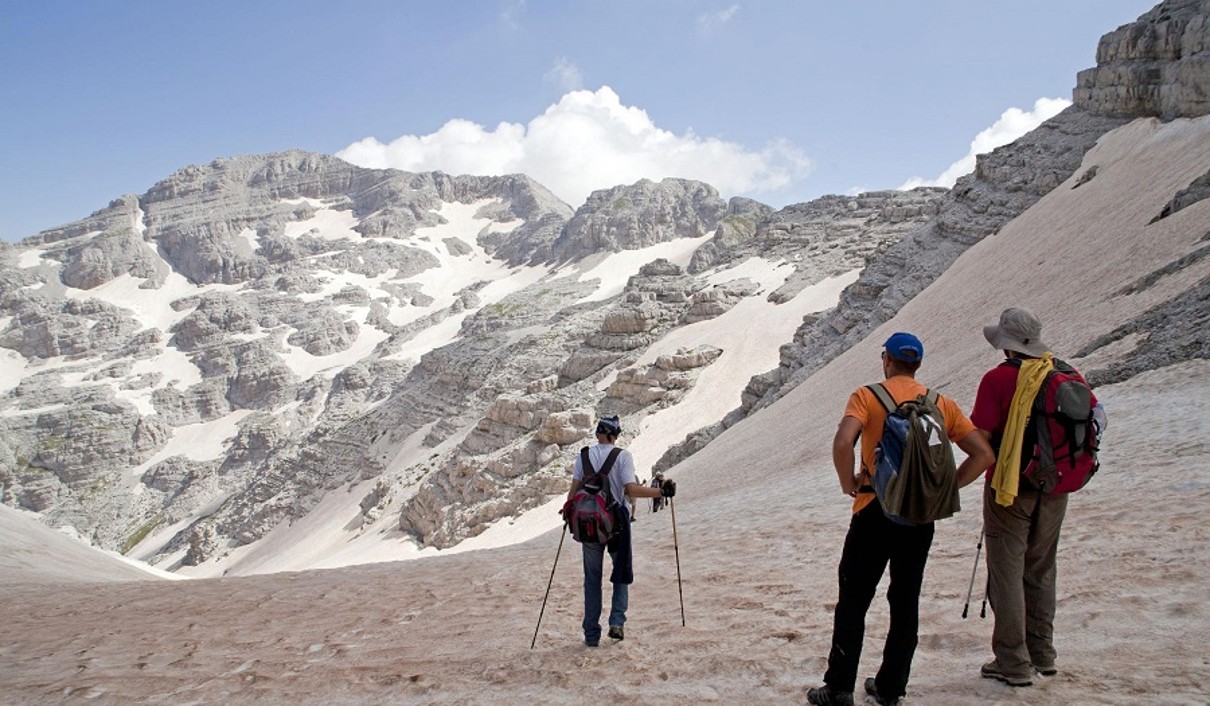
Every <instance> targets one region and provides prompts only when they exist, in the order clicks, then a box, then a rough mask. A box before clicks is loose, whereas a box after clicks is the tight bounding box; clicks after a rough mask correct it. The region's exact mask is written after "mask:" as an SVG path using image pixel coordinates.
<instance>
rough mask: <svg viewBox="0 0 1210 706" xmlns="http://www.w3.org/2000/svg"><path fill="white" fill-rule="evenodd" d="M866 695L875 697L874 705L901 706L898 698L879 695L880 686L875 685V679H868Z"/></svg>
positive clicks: (866, 681)
mask: <svg viewBox="0 0 1210 706" xmlns="http://www.w3.org/2000/svg"><path fill="white" fill-rule="evenodd" d="M865 693H867V694H869V695H870V696H872V697H874V703H876V704H878V706H899V697H898V696H883V695H882V694H879V693H878V685H877V684H875V683H874V677H866V680H865Z"/></svg>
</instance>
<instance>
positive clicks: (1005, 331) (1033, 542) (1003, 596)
mask: <svg viewBox="0 0 1210 706" xmlns="http://www.w3.org/2000/svg"><path fill="white" fill-rule="evenodd" d="M1041 335H1042V322H1041V321H1039V320H1038V317H1036V316H1034V314H1033V313H1032V312H1030V311H1028V310H1026V309H1017V308H1013V309H1005V310H1004V312H1003V313H1001V314H1000V322H999V323H998V324H996V325H995V326H985V327H983V336H984V337H985V338H986V339H987V341H988V343H990V344H991V345H992V347H993V348H995V349H997V350H1001V351H1004V355H1005V358H1006V360H1005V361H1004V362H1002V363H1001V364H1000V365H998V366H996V367H995V368H992V369H991V370H989V371H988V372H987V373H986V374H985V375H984V376H983V380H982V381H981V382H980V383H979V392H978V394H977V395H976V397H975V409H974V412H973V413H972V414H971V421H973V422H974V423H975V426H977V427H978V428H979V432H980V433H981V434H982V435H983V436H984V437H985V438H986V439H988V441H990V442H991V445H992V447H993V448H994V449H996V454H997V459H996V464H995V465H994V466H992V467H991V468H988V469H987V480H986V487H985V488H984V493H983V532H984V541H985V543H986V546H987V574H988V576H987V598H988V602H989V603H990V604H991V606H992V611H993V613H994V614H995V624H994V627H993V629H992V653H993V654H994V655H995V659H993V660H992V661H991V662H988V663H987V664H985V665H983V667H982V669H981V670H980V673H981V674H982V675H983V676H984V677H986V678H988V679H997V680H999V681H1002V682H1004V683H1006V684H1008V685H1010V686H1030V685H1032V684H1033V676H1034V673H1035V672H1037V673H1038V674H1041V675H1043V676H1050V675H1053V674H1055V673H1057V669H1056V668H1055V647H1054V617H1055V578H1056V575H1057V567H1056V563H1055V555H1056V552H1057V550H1058V546H1059V530H1060V528H1061V527H1062V525H1063V516H1064V515H1065V514H1066V512H1067V495H1066V494H1064V493H1058V494H1056V493H1050V492H1044V491H1043V490H1040V489H1039V488H1037V487H1035V486H1034V485H1033V484H1031V483H1030V482H1029V481H1028V480H1027V479H1026V478H1024V477H1023V476H1021V472H1020V469H1022V468H1024V466H1025V464H1023V463H1022V456H1023V455H1024V456H1025V460H1026V461H1028V460H1029V455H1030V453H1031V449H1028V448H1027V449H1024V450H1022V445H1023V439H1024V437H1025V436H1026V432H1027V422H1026V420H1028V419H1029V418H1030V414H1029V413H1030V409H1031V406H1032V404H1033V402H1034V398H1035V396H1036V392H1037V390H1039V389H1040V388H1041V385H1042V384H1043V382H1044V379H1045V376H1046V374H1047V373H1048V372H1049V371H1050V370H1052V369H1054V368H1055V367H1056V366H1057V365H1060V364H1062V363H1061V361H1058V360H1057V359H1054V358H1053V356H1052V354H1051V352H1050V348H1049V346H1047V345H1046V344H1045V343H1043V342H1042V340H1041ZM1052 361H1053V362H1052ZM1062 365H1065V364H1062ZM1067 370H1069V371H1070V372H1071V373H1074V374H1075V376H1077V377H1079V379H1080V380H1081V381H1083V378H1082V377H1080V376H1079V373H1078V372H1076V371H1075V370H1074V369H1071V368H1067ZM1091 405H1093V406H1096V407H1097V409H1094V410H1093V418H1094V419H1098V417H1097V414H1098V412H1099V405H1097V400H1096V397H1095V396H1091ZM1099 420H1100V427H1101V428H1103V427H1104V418H1103V416H1102V417H1100V418H1099Z"/></svg>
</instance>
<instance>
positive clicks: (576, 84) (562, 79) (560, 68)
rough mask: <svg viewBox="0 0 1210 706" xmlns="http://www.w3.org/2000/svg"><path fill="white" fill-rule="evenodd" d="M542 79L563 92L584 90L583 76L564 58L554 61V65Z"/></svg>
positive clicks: (576, 67)
mask: <svg viewBox="0 0 1210 706" xmlns="http://www.w3.org/2000/svg"><path fill="white" fill-rule="evenodd" d="M542 79H543V80H544V81H546V82H547V83H550V84H554V85H555V86H557V87H558V88H559V89H560V90H563V91H578V90H580V89H581V88H584V75H583V74H581V73H580V67H578V66H576V65H575V64H573V63H571V62H570V61H568V60H567V59H566V58H564V57H559V58H558V59H555V65H554V66H552V67H551V69H550V71H547V72H546V73H545V74H544V75H543V76H542Z"/></svg>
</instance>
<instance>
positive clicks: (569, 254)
mask: <svg viewBox="0 0 1210 706" xmlns="http://www.w3.org/2000/svg"><path fill="white" fill-rule="evenodd" d="M726 209H727V205H726V203H725V202H724V201H723V200H722V199H721V198H719V195H718V191H717V190H715V188H714V187H712V186H710V185H709V184H703V183H701V182H697V181H689V180H687V179H664V180H663V181H661V182H659V183H658V184H657V183H654V182H652V181H649V180H647V179H642V180H640V181H638V182H637V183H635V184H633V185H631V186H615V187H613V188H612V189H602V190H600V191H594V192H593V193H592V194H591V195H590V196H589V197H588V201H587V202H585V204H584V205H583V206H581V207H580V208H579V209H578V210H577V211H576V214H575V216H573V217H572V219H571V220H570V221H569V222H568V223H567V227H566V228H565V229H564V231H563V233H562V235H560V236H559V238H558V239H557V240H556V241H555V243H554V245H553V247H552V252H553V255H552V256H553V258H554V259H555V260H556V261H563V260H570V259H579V258H582V257H584V256H586V255H589V254H592V253H595V252H602V251H604V252H611V251H618V250H638V249H641V248H645V247H647V246H649V245H657V244H659V243H664V242H667V241H669V240H674V239H676V238H696V237H700V236H701V235H704V234H706V233H709V232H711V231H713V230H715V229H716V228H717V227H718V224H719V221H720V220H721V219H722V217H723V215H724V214H725V212H726Z"/></svg>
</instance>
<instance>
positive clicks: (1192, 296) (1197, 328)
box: [1076, 277, 1210, 387]
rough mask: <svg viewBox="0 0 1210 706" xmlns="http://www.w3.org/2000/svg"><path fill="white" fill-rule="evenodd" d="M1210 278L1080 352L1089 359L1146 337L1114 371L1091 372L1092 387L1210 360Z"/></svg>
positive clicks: (1102, 337) (1112, 369) (1089, 377)
mask: <svg viewBox="0 0 1210 706" xmlns="http://www.w3.org/2000/svg"><path fill="white" fill-rule="evenodd" d="M1208 327H1210V277H1207V278H1205V279H1203V280H1202V281H1201V282H1199V283H1198V284H1197V286H1195V287H1193V288H1191V289H1189V290H1188V291H1186V292H1184V293H1182V294H1181V295H1179V296H1177V297H1176V298H1174V299H1172V300H1170V301H1167V302H1164V303H1163V304H1160V305H1159V306H1157V307H1154V308H1152V309H1150V310H1148V311H1146V312H1144V313H1143V314H1141V315H1139V316H1138V317H1136V318H1135V319H1134V320H1133V321H1129V322H1127V323H1125V324H1123V325H1122V326H1119V327H1118V328H1116V329H1114V330H1113V331H1111V332H1110V333H1108V334H1106V335H1104V336H1101V337H1099V338H1097V339H1095V340H1094V341H1092V342H1091V343H1089V344H1088V345H1087V346H1085V347H1084V348H1082V349H1080V350H1079V351H1077V352H1076V357H1078V358H1082V357H1085V356H1088V355H1090V354H1092V353H1094V352H1096V351H1098V350H1100V349H1101V348H1104V347H1105V346H1108V345H1109V344H1111V343H1114V342H1117V341H1120V340H1122V339H1124V338H1126V337H1127V336H1129V335H1131V334H1135V333H1140V334H1143V336H1144V338H1143V340H1142V342H1141V343H1140V344H1139V345H1138V346H1137V347H1136V348H1135V349H1134V351H1132V352H1131V353H1130V355H1129V357H1127V358H1126V359H1124V360H1122V361H1119V362H1116V363H1115V364H1114V366H1113V367H1111V368H1097V369H1095V370H1091V371H1089V372H1088V373H1087V379H1088V382H1089V384H1090V385H1092V386H1094V387H1096V386H1097V385H1111V384H1113V383H1118V382H1122V381H1123V380H1129V379H1130V378H1132V377H1134V376H1135V375H1138V374H1140V373H1145V372H1148V371H1150V370H1158V369H1159V368H1163V367H1166V366H1168V365H1172V364H1174V363H1180V362H1183V361H1187V360H1193V359H1195V358H1204V359H1210V336H1207V335H1206V331H1207V330H1210V329H1208Z"/></svg>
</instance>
